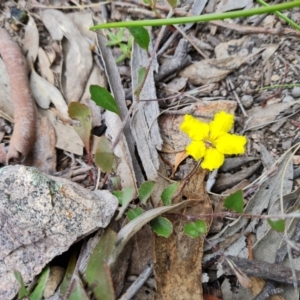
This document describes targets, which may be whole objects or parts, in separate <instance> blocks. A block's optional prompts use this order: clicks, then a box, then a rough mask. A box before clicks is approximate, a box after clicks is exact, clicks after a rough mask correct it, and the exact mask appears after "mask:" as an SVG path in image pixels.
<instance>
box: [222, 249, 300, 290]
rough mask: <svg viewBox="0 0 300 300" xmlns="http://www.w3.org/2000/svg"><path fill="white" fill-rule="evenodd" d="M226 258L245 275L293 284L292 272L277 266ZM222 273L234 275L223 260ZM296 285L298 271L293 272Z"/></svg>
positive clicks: (299, 276) (298, 278) (299, 283)
mask: <svg viewBox="0 0 300 300" xmlns="http://www.w3.org/2000/svg"><path fill="white" fill-rule="evenodd" d="M228 258H229V259H230V260H231V261H233V262H234V264H235V265H236V266H237V267H238V268H239V269H240V270H241V271H242V272H244V273H245V274H246V275H248V276H254V277H259V278H263V279H269V280H274V281H276V282H282V283H287V284H293V275H292V270H291V268H289V267H285V266H283V265H279V264H271V263H267V262H264V261H257V260H256V261H255V260H249V259H246V258H241V257H234V256H231V255H229V256H228ZM222 267H223V271H225V274H226V275H235V274H234V271H233V270H232V269H231V268H230V266H229V264H228V263H227V262H226V260H224V262H223V264H222ZM295 272H296V278H297V285H298V286H300V271H299V270H295Z"/></svg>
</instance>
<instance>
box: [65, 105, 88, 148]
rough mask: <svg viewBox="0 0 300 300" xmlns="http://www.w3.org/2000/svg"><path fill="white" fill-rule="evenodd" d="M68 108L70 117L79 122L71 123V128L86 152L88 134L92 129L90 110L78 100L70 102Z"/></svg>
mask: <svg viewBox="0 0 300 300" xmlns="http://www.w3.org/2000/svg"><path fill="white" fill-rule="evenodd" d="M68 110H69V116H70V118H71V119H75V120H77V121H78V122H79V123H78V124H76V123H75V124H73V128H74V129H75V131H76V132H77V133H78V135H79V136H80V138H81V140H82V141H83V144H84V147H85V150H86V152H87V153H90V136H91V130H92V112H91V110H90V109H89V108H88V107H87V106H86V105H84V104H81V103H79V102H71V103H70V105H69V108H68Z"/></svg>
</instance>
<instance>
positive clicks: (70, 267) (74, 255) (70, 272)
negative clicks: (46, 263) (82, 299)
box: [60, 251, 78, 296]
mask: <svg viewBox="0 0 300 300" xmlns="http://www.w3.org/2000/svg"><path fill="white" fill-rule="evenodd" d="M77 254H78V253H77V251H73V253H72V254H71V257H70V259H69V263H68V267H67V270H66V273H65V276H64V279H63V281H62V283H61V285H60V295H61V296H65V295H66V292H67V291H68V287H69V285H70V282H71V279H72V275H73V273H74V270H75V268H76V262H77Z"/></svg>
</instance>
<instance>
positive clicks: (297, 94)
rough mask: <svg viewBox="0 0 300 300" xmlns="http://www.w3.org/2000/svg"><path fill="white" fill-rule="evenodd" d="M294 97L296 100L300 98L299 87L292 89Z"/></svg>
mask: <svg viewBox="0 0 300 300" xmlns="http://www.w3.org/2000/svg"><path fill="white" fill-rule="evenodd" d="M292 95H293V97H295V98H298V97H300V87H299V86H294V87H293V89H292Z"/></svg>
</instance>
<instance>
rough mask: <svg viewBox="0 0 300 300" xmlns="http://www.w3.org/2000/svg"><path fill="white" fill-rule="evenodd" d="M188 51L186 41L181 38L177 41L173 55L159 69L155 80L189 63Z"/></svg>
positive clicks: (163, 77) (159, 79) (177, 70)
mask: <svg viewBox="0 0 300 300" xmlns="http://www.w3.org/2000/svg"><path fill="white" fill-rule="evenodd" d="M187 53H188V41H187V40H186V39H181V40H180V41H179V43H178V46H177V48H176V51H175V53H174V56H173V57H172V58H170V59H168V60H167V61H166V62H165V63H163V64H162V66H161V67H160V69H159V73H158V74H157V75H156V76H155V81H156V82H158V81H162V80H164V79H165V78H167V77H168V76H170V75H172V74H175V73H177V72H179V71H180V70H181V69H182V68H184V67H186V66H187V65H189V64H191V57H190V56H189V55H188V54H187Z"/></svg>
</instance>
